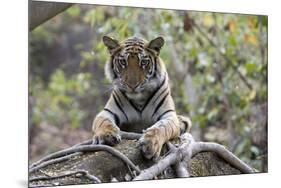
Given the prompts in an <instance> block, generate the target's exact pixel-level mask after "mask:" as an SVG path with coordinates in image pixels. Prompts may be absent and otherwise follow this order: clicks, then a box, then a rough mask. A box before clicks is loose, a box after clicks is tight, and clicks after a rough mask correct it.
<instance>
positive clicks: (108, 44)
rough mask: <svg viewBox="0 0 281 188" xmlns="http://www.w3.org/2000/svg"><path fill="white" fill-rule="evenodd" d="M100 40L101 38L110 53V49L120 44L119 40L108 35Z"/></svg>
mask: <svg viewBox="0 0 281 188" xmlns="http://www.w3.org/2000/svg"><path fill="white" fill-rule="evenodd" d="M102 40H103V43H104V45H105V46H106V47H107V49H108V51H109V52H110V53H111V52H112V50H114V49H116V48H118V47H119V46H120V45H119V42H118V41H117V40H115V39H113V38H110V37H108V36H103V37H102Z"/></svg>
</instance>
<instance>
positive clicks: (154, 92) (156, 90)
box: [141, 77, 166, 111]
mask: <svg viewBox="0 0 281 188" xmlns="http://www.w3.org/2000/svg"><path fill="white" fill-rule="evenodd" d="M165 81H166V77H165V79H164V81H163V83H161V85H160V86H159V87H158V88H157V89H155V91H153V93H152V95H151V97H150V98H149V99H148V100H147V101H146V103H145V104H144V106H143V107H142V109H141V111H143V110H144V109H145V107H146V106H147V105H148V103H149V102H150V101H151V100H152V98H153V97H154V95H155V94H156V93H157V92H158V91H159V89H160V88H161V87H162V86H163V85H164V84H165Z"/></svg>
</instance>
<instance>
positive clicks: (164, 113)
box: [157, 110, 175, 121]
mask: <svg viewBox="0 0 281 188" xmlns="http://www.w3.org/2000/svg"><path fill="white" fill-rule="evenodd" d="M169 112H175V110H167V111H165V112H163V113H162V114H161V115H160V116H159V117H158V118H157V121H159V120H160V119H161V118H162V117H163V116H164V115H166V114H167V113H169Z"/></svg>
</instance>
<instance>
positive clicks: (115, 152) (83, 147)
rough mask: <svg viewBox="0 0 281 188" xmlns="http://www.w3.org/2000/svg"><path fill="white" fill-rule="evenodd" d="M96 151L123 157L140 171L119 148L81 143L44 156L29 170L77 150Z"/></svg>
mask: <svg viewBox="0 0 281 188" xmlns="http://www.w3.org/2000/svg"><path fill="white" fill-rule="evenodd" d="M95 151H106V152H109V153H110V154H112V155H114V156H115V157H117V158H119V159H121V160H122V161H123V162H124V163H125V164H127V165H128V166H130V167H132V168H133V169H134V170H135V171H136V172H137V173H139V172H140V170H139V168H138V167H137V166H135V165H134V164H133V162H132V161H131V160H130V159H129V158H128V157H126V156H125V155H124V154H122V153H121V152H119V151H118V150H116V149H114V148H112V147H110V146H106V145H80V146H76V147H71V148H68V149H65V150H62V151H58V152H55V153H53V154H50V155H48V156H46V157H44V158H42V159H41V160H39V161H38V162H36V163H34V164H33V165H32V166H33V167H32V168H30V169H29V172H33V171H35V170H38V168H36V166H37V165H38V164H40V163H42V162H44V161H48V160H51V159H54V158H59V157H62V156H65V155H69V154H72V153H75V152H95ZM50 164H51V163H50ZM35 168H36V169H35ZM34 169H35V170H34Z"/></svg>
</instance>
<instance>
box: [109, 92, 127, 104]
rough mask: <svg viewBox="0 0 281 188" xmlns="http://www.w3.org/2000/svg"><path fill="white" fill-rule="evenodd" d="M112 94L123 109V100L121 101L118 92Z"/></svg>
mask: <svg viewBox="0 0 281 188" xmlns="http://www.w3.org/2000/svg"><path fill="white" fill-rule="evenodd" d="M112 94H113V95H114V96H115V97H116V99H117V102H118V103H119V104H120V106H121V107H123V106H124V105H123V104H122V102H121V99H120V97H119V95H118V93H116V91H113V93H112Z"/></svg>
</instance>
